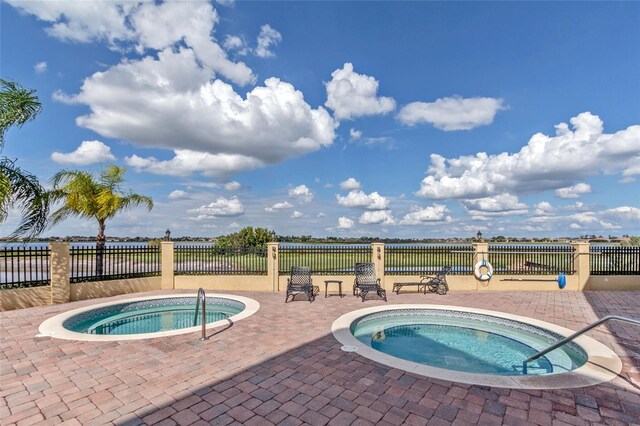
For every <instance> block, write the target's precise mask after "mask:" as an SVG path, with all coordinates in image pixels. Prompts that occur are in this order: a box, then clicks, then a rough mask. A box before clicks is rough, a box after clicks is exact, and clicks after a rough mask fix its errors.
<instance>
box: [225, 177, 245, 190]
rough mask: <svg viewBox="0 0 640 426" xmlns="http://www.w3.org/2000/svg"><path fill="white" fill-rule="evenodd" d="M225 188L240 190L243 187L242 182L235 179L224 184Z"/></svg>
mask: <svg viewBox="0 0 640 426" xmlns="http://www.w3.org/2000/svg"><path fill="white" fill-rule="evenodd" d="M224 189H226V190H227V191H239V190H240V189H242V184H241V183H239V182H236V181H235V180H232V181H230V182H227V183H225V184H224Z"/></svg>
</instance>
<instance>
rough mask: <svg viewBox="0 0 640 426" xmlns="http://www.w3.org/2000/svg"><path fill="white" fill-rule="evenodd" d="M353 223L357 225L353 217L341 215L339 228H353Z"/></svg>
mask: <svg viewBox="0 0 640 426" xmlns="http://www.w3.org/2000/svg"><path fill="white" fill-rule="evenodd" d="M353 225H355V222H354V220H353V219H350V218H348V217H346V216H340V217H339V218H338V228H339V229H351V228H353Z"/></svg>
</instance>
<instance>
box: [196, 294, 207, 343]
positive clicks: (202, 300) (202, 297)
mask: <svg viewBox="0 0 640 426" xmlns="http://www.w3.org/2000/svg"><path fill="white" fill-rule="evenodd" d="M200 305H202V335H201V336H200V340H207V295H206V294H205V292H204V289H203V288H202V287H200V288H199V289H198V296H197V297H196V313H195V316H194V318H193V325H194V326H196V325H197V324H198V306H200Z"/></svg>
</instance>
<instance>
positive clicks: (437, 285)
mask: <svg viewBox="0 0 640 426" xmlns="http://www.w3.org/2000/svg"><path fill="white" fill-rule="evenodd" d="M449 272H451V266H444V267H443V268H442V270H440V272H438V275H436V276H429V275H425V276H422V277H420V278H421V280H420V281H421V282H422V283H423V284H424V292H425V293H426V292H427V288H428V289H429V291H430V292H432V293H438V294H447V291H449V284H447V274H448V273H449ZM425 280H428V281H425Z"/></svg>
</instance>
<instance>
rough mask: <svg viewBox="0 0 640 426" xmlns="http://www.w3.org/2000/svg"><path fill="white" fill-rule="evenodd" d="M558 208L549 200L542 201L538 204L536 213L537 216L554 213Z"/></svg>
mask: <svg viewBox="0 0 640 426" xmlns="http://www.w3.org/2000/svg"><path fill="white" fill-rule="evenodd" d="M555 210H556V209H555V208H554V207H553V206H552V205H551V203H549V202H548V201H541V202H539V203H538V204H536V208H535V210H534V213H533V214H535V215H536V216H544V215H548V214H552V213H553V212H554V211H555Z"/></svg>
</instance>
